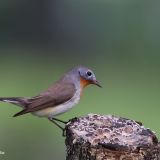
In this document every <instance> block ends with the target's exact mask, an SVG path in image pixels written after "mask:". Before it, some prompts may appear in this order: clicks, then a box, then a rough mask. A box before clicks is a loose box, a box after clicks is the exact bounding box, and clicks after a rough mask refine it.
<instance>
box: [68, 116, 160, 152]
mask: <svg viewBox="0 0 160 160" xmlns="http://www.w3.org/2000/svg"><path fill="white" fill-rule="evenodd" d="M67 128H68V129H69V130H70V132H71V134H72V136H73V137H74V139H73V143H77V142H81V141H82V139H83V141H85V143H86V142H89V143H90V144H91V145H93V146H96V145H99V144H102V145H104V146H105V145H106V147H111V148H112V147H113V148H114V147H116V148H118V147H119V149H127V150H128V149H129V150H134V149H137V148H138V147H141V146H143V147H150V146H152V145H155V144H158V140H157V138H156V136H155V134H154V133H153V132H152V131H151V130H150V129H147V128H144V126H142V125H141V124H140V123H138V122H136V121H134V120H130V119H125V118H121V117H116V116H113V115H97V114H88V115H87V116H84V117H81V118H77V119H75V120H71V121H70V122H69V123H68V124H67ZM124 146H125V148H124ZM126 147H127V148H126Z"/></svg>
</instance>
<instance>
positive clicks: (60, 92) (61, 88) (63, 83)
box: [0, 66, 102, 129]
mask: <svg viewBox="0 0 160 160" xmlns="http://www.w3.org/2000/svg"><path fill="white" fill-rule="evenodd" d="M89 84H94V85H97V86H98V87H102V86H101V85H100V83H99V82H98V81H97V79H96V76H95V74H94V72H93V71H92V70H91V69H89V68H87V67H85V66H76V67H74V68H72V69H71V70H69V71H68V72H67V73H65V74H64V75H63V76H62V77H61V78H60V79H59V80H58V81H56V82H55V83H54V84H53V85H51V86H50V87H49V88H48V89H47V90H45V91H43V92H41V93H40V94H38V95H37V96H34V97H30V98H26V97H0V101H2V102H7V103H11V104H14V105H17V106H20V107H22V110H21V111H20V112H18V113H16V114H15V115H13V117H17V116H21V115H24V114H27V113H31V114H32V115H35V116H38V117H46V118H48V120H50V121H52V122H53V123H54V124H55V125H57V126H58V127H59V128H61V129H63V128H62V127H61V126H60V125H59V124H58V123H56V122H55V121H59V122H62V123H66V122H64V121H62V120H59V119H57V118H55V117H56V116H58V115H60V114H63V113H65V112H67V111H69V110H70V109H72V108H73V107H74V106H75V105H76V104H77V103H78V102H79V101H80V98H81V95H82V92H83V89H84V88H85V87H86V86H88V85H89Z"/></svg>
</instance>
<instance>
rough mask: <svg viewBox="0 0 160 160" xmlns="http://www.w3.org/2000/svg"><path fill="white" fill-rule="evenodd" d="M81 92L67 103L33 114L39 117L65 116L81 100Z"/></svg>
mask: <svg viewBox="0 0 160 160" xmlns="http://www.w3.org/2000/svg"><path fill="white" fill-rule="evenodd" d="M80 94H81V91H77V92H76V93H75V95H74V96H73V97H72V98H71V99H70V100H69V101H67V102H65V103H63V104H60V105H58V106H54V107H49V108H46V109H43V110H39V111H36V112H34V113H33V114H34V115H36V116H39V117H54V116H57V115H60V114H63V113H65V112H67V111H68V110H70V109H71V108H73V107H74V106H75V105H76V104H77V103H78V102H79V100H80Z"/></svg>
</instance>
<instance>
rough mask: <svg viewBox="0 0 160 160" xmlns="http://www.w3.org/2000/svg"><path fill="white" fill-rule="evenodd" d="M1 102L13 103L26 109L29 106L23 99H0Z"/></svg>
mask: <svg viewBox="0 0 160 160" xmlns="http://www.w3.org/2000/svg"><path fill="white" fill-rule="evenodd" d="M0 101H2V102H7V103H12V104H15V105H18V106H22V107H25V106H26V104H27V100H26V99H25V98H23V97H4V98H3V97H0Z"/></svg>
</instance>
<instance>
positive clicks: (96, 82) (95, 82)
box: [93, 80, 102, 88]
mask: <svg viewBox="0 0 160 160" xmlns="http://www.w3.org/2000/svg"><path fill="white" fill-rule="evenodd" d="M93 84H95V85H97V86H98V87H101V88H102V86H101V85H100V83H99V82H98V81H97V80H94V81H93Z"/></svg>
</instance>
